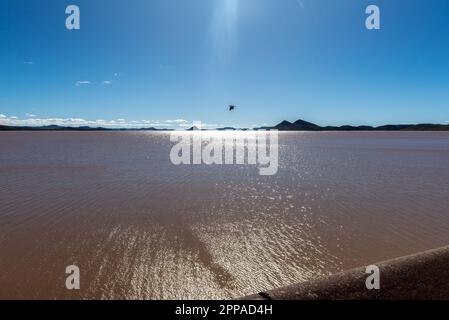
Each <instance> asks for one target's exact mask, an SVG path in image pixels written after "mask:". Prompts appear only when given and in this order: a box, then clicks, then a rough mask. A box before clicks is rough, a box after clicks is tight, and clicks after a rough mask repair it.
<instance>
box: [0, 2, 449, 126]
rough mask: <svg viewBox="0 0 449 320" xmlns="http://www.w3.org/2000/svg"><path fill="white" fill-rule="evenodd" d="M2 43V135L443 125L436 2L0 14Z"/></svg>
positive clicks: (445, 47)
mask: <svg viewBox="0 0 449 320" xmlns="http://www.w3.org/2000/svg"><path fill="white" fill-rule="evenodd" d="M69 4H76V5H78V6H79V7H80V10H81V30H79V31H68V30H67V29H66V28H65V19H66V14H65V8H66V6H67V5H69ZM369 4H376V5H378V6H379V7H380V9H381V30H376V31H369V30H367V29H366V28H365V19H366V17H367V15H366V14H365V8H366V7H367V6H368V5H369ZM0 39H1V42H0V122H1V123H15V124H17V123H19V124H34V123H48V122H60V121H63V120H64V119H65V120H64V121H67V122H70V123H74V124H80V125H82V124H85V123H87V124H96V123H100V124H105V125H111V124H112V125H114V124H115V125H119V124H120V125H122V126H125V125H126V126H132V125H136V126H139V125H141V124H145V125H150V124H152V125H158V126H175V125H180V124H184V123H185V122H186V121H193V120H200V121H203V122H204V123H207V124H209V125H210V126H215V125H216V126H221V125H233V126H242V127H250V126H253V125H264V124H270V125H271V124H276V123H277V122H280V121H281V120H284V119H287V120H291V121H294V120H297V119H299V118H302V119H305V120H308V121H312V122H316V123H318V124H321V125H341V124H371V125H377V124H385V123H421V122H434V123H445V121H448V120H449V1H447V0H429V1H424V0H421V1H414V0H410V1H401V0H385V1H384V0H371V1H364V0H360V1H358V0H351V1H343V0H302V1H299V0H208V1H205V0H151V1H150V0H133V1H124V0H78V1H76V0H70V1H62V0H58V1H55V0H39V1H36V0H21V1H17V0H2V1H1V2H0ZM229 104H237V105H238V106H239V107H238V109H237V111H236V112H229V111H228V110H227V106H228V105H229ZM68 119H72V120H68ZM118 119H121V120H118ZM111 121H114V122H111ZM133 121H134V122H133ZM185 125H187V124H185Z"/></svg>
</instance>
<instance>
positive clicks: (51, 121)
mask: <svg viewBox="0 0 449 320" xmlns="http://www.w3.org/2000/svg"><path fill="white" fill-rule="evenodd" d="M0 124H1V125H7V126H27V127H28V126H29V127H39V126H49V125H59V126H67V127H82V126H90V127H104V128H149V127H155V128H160V129H164V128H170V129H183V128H190V127H191V126H192V122H191V121H188V120H185V119H173V120H126V119H123V118H119V119H115V120H104V119H96V120H87V119H83V118H38V117H37V116H35V117H29V116H28V118H25V119H20V118H18V117H16V116H11V117H9V116H7V115H4V114H0ZM204 126H205V127H209V128H214V127H216V125H214V124H205V125H204Z"/></svg>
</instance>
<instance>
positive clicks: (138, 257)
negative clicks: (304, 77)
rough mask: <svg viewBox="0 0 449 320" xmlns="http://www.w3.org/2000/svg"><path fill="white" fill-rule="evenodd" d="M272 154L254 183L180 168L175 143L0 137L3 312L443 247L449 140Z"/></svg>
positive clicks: (339, 142)
mask: <svg viewBox="0 0 449 320" xmlns="http://www.w3.org/2000/svg"><path fill="white" fill-rule="evenodd" d="M279 144H280V150H279V156H280V159H279V165H280V167H279V171H278V174H277V175H275V176H260V175H259V174H258V168H257V167H255V166H206V165H197V166H174V165H173V164H172V163H171V162H170V159H169V153H170V148H171V147H172V145H173V143H171V142H170V139H169V135H168V134H167V133H150V132H0V298H3V299H4V298H43V299H54V298H105V299H110V298H114V299H122V298H127V299H134V298H137V299H178V298H182V299H194V298H200V299H204V298H233V297H239V296H242V295H246V294H253V293H255V292H259V291H261V290H266V289H271V288H274V287H279V286H284V285H288V284H292V283H295V282H302V281H306V280H310V279H314V278H317V277H321V276H324V275H327V274H331V273H335V272H338V271H341V270H346V269H350V268H352V267H356V266H363V265H367V264H369V263H373V262H377V261H380V260H385V259H389V258H394V257H398V256H402V255H406V254H411V253H415V252H419V251H422V250H426V249H431V248H435V247H439V246H443V245H447V244H448V243H449V215H448V209H447V208H449V197H448V194H449V133H445V132H441V133H437V132H423V133H416V132H366V133H365V132H357V133H349V132H348V133H346V132H334V133H326V132H321V133H301V132H298V133H280V137H279ZM72 264H74V265H77V266H79V268H80V269H81V290H80V291H76V292H73V291H68V290H66V289H65V277H66V275H65V268H66V266H68V265H72Z"/></svg>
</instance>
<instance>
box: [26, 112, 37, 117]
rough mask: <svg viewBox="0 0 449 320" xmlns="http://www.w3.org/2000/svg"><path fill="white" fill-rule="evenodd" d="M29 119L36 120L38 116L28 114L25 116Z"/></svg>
mask: <svg viewBox="0 0 449 320" xmlns="http://www.w3.org/2000/svg"><path fill="white" fill-rule="evenodd" d="M25 115H26V116H27V117H28V118H36V117H37V116H36V115H35V114H32V113H27V114H25Z"/></svg>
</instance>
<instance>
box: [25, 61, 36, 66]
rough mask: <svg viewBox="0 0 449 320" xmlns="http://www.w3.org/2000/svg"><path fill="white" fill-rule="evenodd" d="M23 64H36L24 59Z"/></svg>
mask: <svg viewBox="0 0 449 320" xmlns="http://www.w3.org/2000/svg"><path fill="white" fill-rule="evenodd" d="M23 64H27V65H29V66H31V65H33V64H34V62H33V61H24V62H23Z"/></svg>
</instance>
